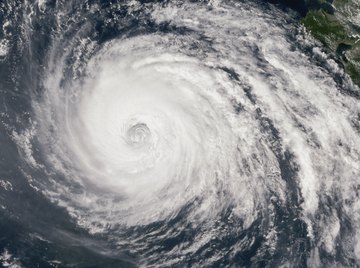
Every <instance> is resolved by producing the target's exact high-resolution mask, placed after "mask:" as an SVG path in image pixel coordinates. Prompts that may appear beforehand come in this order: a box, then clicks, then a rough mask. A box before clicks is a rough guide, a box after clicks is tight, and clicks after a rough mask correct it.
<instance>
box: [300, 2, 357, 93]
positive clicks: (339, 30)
mask: <svg viewBox="0 0 360 268" xmlns="http://www.w3.org/2000/svg"><path fill="white" fill-rule="evenodd" d="M306 5H307V7H308V12H307V13H306V15H305V17H304V18H303V19H302V23H303V25H304V26H305V27H306V28H307V29H308V30H309V31H310V33H311V34H312V35H313V36H314V37H315V38H317V39H318V40H320V41H321V42H322V43H323V44H324V45H325V46H326V47H328V48H329V49H330V50H331V51H332V52H333V53H336V54H337V56H338V57H339V59H340V60H341V62H342V63H343V65H344V69H345V71H346V72H347V73H348V74H349V75H350V77H351V78H352V80H353V82H354V83H355V84H356V85H358V86H359V87H360V1H357V0H334V1H322V0H316V1H312V0H308V1H306Z"/></svg>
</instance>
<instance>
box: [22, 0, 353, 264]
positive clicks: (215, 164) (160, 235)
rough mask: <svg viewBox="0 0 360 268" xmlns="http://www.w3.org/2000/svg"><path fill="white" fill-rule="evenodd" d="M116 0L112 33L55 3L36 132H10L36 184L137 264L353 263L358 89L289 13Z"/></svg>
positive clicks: (250, 5) (240, 5) (242, 5)
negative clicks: (96, 30) (98, 32)
mask: <svg viewBox="0 0 360 268" xmlns="http://www.w3.org/2000/svg"><path fill="white" fill-rule="evenodd" d="M39 5H40V3H39ZM118 5H119V6H117V8H118V9H119V8H123V9H125V10H126V16H123V15H122V14H120V15H118V17H116V15H114V17H113V18H112V19H104V21H107V23H108V25H119V28H121V29H124V32H122V33H119V34H118V35H117V36H116V37H114V38H109V40H107V41H106V42H99V41H97V40H96V39H95V38H93V35H92V32H91V30H90V29H91V22H86V19H84V21H81V20H80V19H79V18H78V16H77V15H76V14H73V15H72V17H73V18H78V19H79V20H80V21H76V19H74V21H75V22H71V21H70V20H68V18H67V13H66V12H70V11H69V10H68V9H66V8H65V5H64V6H63V7H61V8H62V9H61V8H60V7H59V10H61V12H60V11H58V15H59V16H58V18H57V20H58V23H59V25H60V26H59V27H62V31H58V33H56V34H55V35H54V40H53V45H52V49H51V50H49V53H48V58H47V68H45V69H44V70H45V71H44V75H43V90H42V91H41V94H40V96H39V95H37V96H36V97H34V98H33V100H32V107H33V110H34V117H33V125H32V128H31V131H30V132H31V135H30V136H31V137H29V135H27V134H24V133H23V134H16V135H15V139H16V140H18V141H19V142H18V145H19V146H20V147H21V148H22V150H23V152H24V155H25V156H27V159H28V163H29V164H30V165H31V166H32V167H33V168H35V169H37V170H42V171H44V172H45V173H46V174H47V177H46V178H47V179H42V180H37V179H36V178H32V179H31V183H32V185H33V186H34V187H36V188H37V189H39V190H40V191H41V192H42V193H43V194H44V195H45V196H47V197H48V198H50V200H52V201H53V202H54V203H55V204H57V205H59V206H61V207H64V208H66V209H67V211H68V212H69V213H70V215H71V216H72V217H73V218H74V219H76V221H77V224H78V225H79V226H81V227H83V228H85V229H86V230H88V231H89V232H90V233H92V234H101V235H105V236H106V237H107V238H108V239H109V241H111V243H113V244H114V245H115V246H116V247H117V248H118V249H121V250H124V249H129V248H131V249H132V252H133V253H134V254H139V256H142V263H143V264H144V265H154V266H161V267H163V266H171V265H183V264H184V263H191V264H193V265H195V266H196V265H198V266H203V267H209V266H211V265H221V264H223V265H225V266H226V265H227V264H229V265H230V264H231V263H237V264H239V265H240V266H241V265H245V266H246V265H248V263H247V261H246V260H247V258H249V259H251V263H253V264H254V265H260V264H261V263H262V262H261V260H264V259H266V258H268V259H270V260H272V261H273V262H272V264H273V265H285V266H286V265H288V266H292V265H294V266H297V265H301V264H303V263H307V264H308V265H310V266H312V267H314V266H319V265H326V264H328V265H335V266H336V265H344V266H347V265H351V264H355V263H359V261H360V242H359V241H360V201H359V197H358V196H359V182H358V178H359V177H360V166H359V163H360V151H359V148H360V135H359V114H360V103H359V99H357V98H356V97H354V94H352V93H353V92H357V91H358V89H357V88H355V86H353V85H352V84H351V82H350V81H349V80H348V79H347V78H346V77H345V75H344V74H343V71H342V70H341V68H340V67H338V65H337V63H336V62H335V61H334V60H333V59H331V58H330V57H329V56H327V55H326V54H324V53H323V52H322V51H321V49H320V48H319V47H318V45H317V44H315V42H314V41H313V40H312V39H311V38H310V37H309V36H308V35H307V34H306V33H305V32H304V31H303V29H302V28H301V27H300V26H299V25H298V24H297V23H295V22H294V21H293V19H292V18H291V17H292V16H295V15H294V14H292V13H291V12H290V13H289V14H288V15H287V14H285V13H284V12H283V11H281V10H278V9H277V8H275V7H272V6H268V5H265V4H263V3H257V2H241V1H240V2H235V1H234V2H232V1H229V2H226V3H221V2H217V1H210V2H209V3H195V2H194V3H191V2H181V3H180V2H178V3H177V2H176V3H175V2H174V3H166V4H164V3H163V4H161V3H148V4H140V3H138V2H137V1H131V2H129V3H127V4H118ZM113 8H115V7H113ZM86 10H87V12H88V14H92V13H96V12H99V10H100V9H99V6H97V5H93V6H91V5H90V4H88V6H87V7H86ZM111 10H112V9H110V11H111ZM110 11H109V12H110ZM76 12H77V11H76ZM78 12H80V11H78ZM111 14H112V13H111ZM132 14H141V15H142V16H143V17H141V18H143V22H144V23H143V24H141V23H139V22H138V25H137V26H134V27H133V26H131V25H132V24H131V21H132ZM79 25H80V26H81V27H79ZM76 27H79V29H77V30H74V29H76ZM150 27H154V29H155V30H150V31H147V29H150ZM126 29H130V30H126ZM335 76H336V77H340V78H341V81H342V82H339V81H334V78H333V77H335ZM28 132H29V131H28ZM30 132H29V133H30ZM25 137H26V138H27V139H30V140H31V142H33V143H34V144H35V143H36V144H38V146H39V148H40V150H39V152H37V153H34V152H32V150H33V148H34V146H35V145H33V146H29V143H28V142H24V141H23V140H22V138H25ZM171 241H172V242H171ZM220 241H221V243H220ZM164 244H167V245H169V246H168V247H167V248H165V246H164ZM171 245H172V246H171ZM244 252H248V253H246V254H248V255H246V254H245V253H244ZM249 252H252V253H249ZM304 252H306V253H304ZM197 254H198V255H199V256H207V257H206V259H205V260H204V259H200V258H196V257H194V256H196V255H197ZM251 254H252V255H251ZM249 255H251V257H248V256H249ZM336 255H337V256H340V257H339V258H338V259H336V258H334V259H330V260H329V259H328V260H325V259H324V258H325V257H324V256H336ZM279 256H283V257H282V258H280V257H279ZM249 261H250V260H249ZM270 264H271V263H270Z"/></svg>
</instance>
